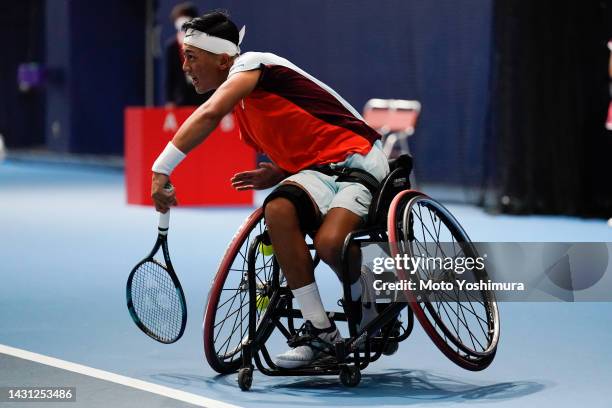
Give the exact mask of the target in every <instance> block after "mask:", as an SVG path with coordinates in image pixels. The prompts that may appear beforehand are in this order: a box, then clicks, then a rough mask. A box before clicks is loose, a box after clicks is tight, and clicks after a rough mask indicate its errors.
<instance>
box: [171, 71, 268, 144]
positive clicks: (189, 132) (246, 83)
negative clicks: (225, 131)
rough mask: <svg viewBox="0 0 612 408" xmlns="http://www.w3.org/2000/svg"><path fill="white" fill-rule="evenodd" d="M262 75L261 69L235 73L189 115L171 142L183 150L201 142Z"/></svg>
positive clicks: (255, 84) (251, 89) (248, 92)
mask: <svg viewBox="0 0 612 408" xmlns="http://www.w3.org/2000/svg"><path fill="white" fill-rule="evenodd" d="M260 75H261V71H260V70H253V71H246V72H239V73H237V74H234V75H232V76H231V77H230V78H229V79H228V80H227V81H225V82H224V83H223V84H222V85H221V86H220V87H219V89H217V90H216V91H215V93H214V94H213V95H212V96H211V97H210V98H209V99H208V101H206V102H205V103H203V104H202V105H200V107H198V109H196V110H195V112H193V113H192V114H191V116H189V118H187V120H186V121H185V123H183V125H182V126H181V127H180V128H179V130H178V131H177V132H176V134H175V135H174V138H173V139H172V143H173V144H174V145H175V146H176V147H177V148H178V149H179V150H180V151H182V152H183V153H185V154H186V153H188V152H189V151H190V150H191V149H193V148H194V147H196V146H197V145H199V144H200V143H202V142H203V141H204V140H205V139H206V138H207V137H208V135H210V134H211V133H212V131H213V130H214V129H215V128H216V127H217V125H218V124H219V122H220V121H221V119H223V117H224V116H225V115H227V114H228V113H230V112H231V111H232V109H234V106H235V105H236V104H237V103H238V102H239V101H240V100H241V99H242V98H244V97H245V96H247V95H248V94H250V93H251V92H252V91H253V89H255V86H257V81H259V76H260Z"/></svg>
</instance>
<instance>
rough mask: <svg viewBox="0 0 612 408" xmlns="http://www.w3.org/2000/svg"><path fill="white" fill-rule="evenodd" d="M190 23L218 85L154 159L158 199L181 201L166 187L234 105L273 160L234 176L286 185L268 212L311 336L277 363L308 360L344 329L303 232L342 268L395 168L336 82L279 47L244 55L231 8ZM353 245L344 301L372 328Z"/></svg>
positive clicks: (242, 184)
mask: <svg viewBox="0 0 612 408" xmlns="http://www.w3.org/2000/svg"><path fill="white" fill-rule="evenodd" d="M183 30H184V31H185V40H184V46H183V51H184V55H185V61H184V64H183V70H184V71H185V72H186V73H187V74H188V75H189V76H190V77H191V78H192V79H193V85H194V87H195V89H196V91H197V92H198V93H201V94H202V93H205V92H208V91H211V90H215V91H214V93H213V95H212V96H211V97H210V99H209V100H208V101H207V102H205V103H204V104H202V105H201V106H199V107H198V108H197V109H196V110H195V111H194V112H193V114H192V115H191V116H190V117H189V118H188V119H187V120H186V121H185V123H184V124H183V125H182V126H181V127H180V129H179V130H178V131H177V133H176V135H175V136H174V138H173V139H172V141H171V142H169V143H168V145H167V146H166V148H165V149H164V150H163V152H162V153H161V154H160V155H159V157H158V158H157V160H156V161H155V163H154V164H153V168H152V170H153V180H152V186H151V195H152V198H153V201H154V203H155V207H156V209H157V210H158V211H160V212H166V211H167V210H168V209H169V208H170V206H172V205H175V204H176V196H175V192H174V191H172V192H168V191H167V190H164V185H165V184H166V182H167V181H168V179H169V176H170V175H171V173H172V171H173V170H174V169H175V168H176V167H177V166H178V164H179V163H180V162H181V161H182V160H183V159H184V158H185V156H186V155H187V154H188V153H189V151H191V150H192V149H193V148H195V147H196V146H197V145H199V144H200V143H202V142H203V141H204V140H205V139H206V138H207V136H208V135H209V134H210V133H211V132H212V131H213V130H214V129H215V128H216V127H217V125H218V124H219V122H220V121H221V119H222V118H223V117H224V116H225V115H227V114H228V113H230V112H232V111H233V112H234V114H235V117H236V119H237V122H238V124H239V128H240V133H241V138H242V139H243V140H244V141H245V142H246V143H247V144H249V145H251V146H252V147H254V148H255V149H257V150H258V151H261V152H263V153H265V154H266V155H267V156H268V157H269V158H270V159H271V160H272V163H262V164H261V165H260V167H259V168H258V169H256V170H251V171H245V172H242V173H238V174H236V175H235V176H234V177H233V178H232V180H231V182H232V185H233V186H234V188H236V189H237V190H246V189H265V188H270V187H273V186H275V185H277V184H278V186H277V187H276V189H275V190H273V191H272V193H270V195H269V196H268V197H267V198H266V200H265V202H264V208H265V219H266V224H267V228H268V232H269V235H270V239H271V241H272V245H273V246H274V250H275V255H276V257H277V259H278V262H279V264H280V267H281V269H282V271H283V274H284V275H285V277H286V279H287V282H288V284H289V287H290V288H291V290H292V293H293V295H294V297H295V300H296V301H297V303H298V306H299V308H300V310H301V311H302V315H303V317H304V320H305V323H304V326H303V327H302V328H301V329H300V330H299V331H298V333H300V335H301V336H306V338H307V341H306V343H305V344H304V345H301V346H299V347H295V348H292V349H290V350H288V351H286V352H285V353H282V354H280V355H278V356H277V358H276V364H277V365H278V366H280V367H284V368H296V367H301V366H304V365H308V364H310V363H312V362H313V361H314V360H316V359H317V357H318V356H319V355H320V353H321V349H325V348H326V347H331V345H332V344H333V343H334V342H335V341H337V340H338V339H339V338H340V334H339V332H338V330H337V328H336V326H335V323H334V322H333V321H332V320H330V319H329V318H328V316H327V315H326V313H325V309H324V307H323V304H322V302H321V297H320V295H319V290H318V288H317V283H316V282H315V279H314V265H313V260H312V257H311V255H310V252H309V250H308V248H307V245H306V242H305V238H304V237H305V234H306V233H308V234H310V235H311V236H312V237H313V242H314V245H315V248H316V251H317V254H318V256H319V257H320V259H321V260H323V261H324V262H325V263H327V264H328V265H329V266H330V267H331V268H332V269H333V270H334V271H335V272H336V273H337V274H338V276H340V270H341V267H342V266H341V262H340V259H341V251H342V246H343V243H344V239H345V237H346V236H347V234H348V233H350V232H352V231H354V230H356V229H358V228H359V227H360V226H361V225H363V223H364V221H365V217H366V215H367V213H368V207H369V205H370V201H371V199H372V192H373V191H376V190H377V189H378V185H379V183H380V181H381V180H383V178H384V177H385V176H386V175H387V174H388V173H389V165H388V162H387V158H386V156H385V155H384V153H383V151H382V149H381V144H380V140H379V139H380V135H379V134H378V133H377V132H376V131H375V130H374V129H372V128H370V127H369V126H368V125H367V124H366V123H365V122H364V120H363V118H362V117H361V116H360V115H359V113H357V111H356V110H355V109H354V108H353V107H352V106H351V105H349V104H348V103H347V102H346V101H345V100H344V99H343V98H342V97H341V96H340V95H338V94H337V93H336V92H335V91H334V90H333V89H331V88H330V87H329V86H327V85H326V84H324V83H322V82H321V81H319V80H317V79H316V78H314V77H313V76H311V75H309V74H308V73H306V72H304V71H303V70H302V69H300V68H298V67H297V66H295V65H294V64H292V63H291V62H290V61H288V60H286V59H284V58H281V57H279V56H277V55H274V54H270V53H261V52H247V53H245V54H241V53H240V44H241V43H242V39H243V36H244V32H245V31H244V27H243V28H242V29H241V30H240V31H239V30H238V28H237V27H236V25H235V24H234V23H233V22H232V21H231V20H230V19H229V18H228V16H227V15H226V14H225V13H224V12H220V11H212V12H208V13H206V14H204V15H203V16H201V17H198V18H195V19H193V20H191V21H189V22H187V23H185V25H184V26H183ZM352 253H354V256H352V257H351V261H350V263H351V264H350V266H349V275H350V276H351V282H350V283H351V297H352V299H353V300H352V301H351V302H346V303H347V305H346V306H347V307H345V308H346V309H347V310H349V311H350V313H354V314H353V316H355V318H356V321H358V322H361V325H360V326H362V327H363V325H365V324H367V323H368V322H369V321H371V320H372V319H373V318H374V317H376V314H377V312H376V309H375V307H374V306H373V304H372V303H368V302H362V301H361V299H362V294H364V295H365V296H367V293H366V292H364V291H365V290H367V289H368V288H367V287H366V285H365V284H364V282H365V279H364V278H362V277H361V272H360V270H361V258H360V255H359V254H360V252H359V248H358V247H355V248H352ZM369 289H370V290H371V288H369Z"/></svg>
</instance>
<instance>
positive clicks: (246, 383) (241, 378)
mask: <svg viewBox="0 0 612 408" xmlns="http://www.w3.org/2000/svg"><path fill="white" fill-rule="evenodd" d="M252 384H253V369H252V368H249V367H245V368H241V369H240V370H239V371H238V385H239V386H240V389H241V390H242V391H248V390H250V389H251V385H252Z"/></svg>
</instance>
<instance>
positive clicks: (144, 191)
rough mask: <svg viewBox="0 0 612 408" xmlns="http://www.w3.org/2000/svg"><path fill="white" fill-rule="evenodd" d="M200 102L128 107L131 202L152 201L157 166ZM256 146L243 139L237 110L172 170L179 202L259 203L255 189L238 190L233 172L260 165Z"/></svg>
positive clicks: (127, 173)
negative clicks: (169, 106)
mask: <svg viewBox="0 0 612 408" xmlns="http://www.w3.org/2000/svg"><path fill="white" fill-rule="evenodd" d="M193 110H194V108H192V107H190V108H178V109H165V108H137V107H129V108H126V109H125V114H124V118H125V178H126V183H125V184H126V189H127V202H128V204H145V205H151V204H152V202H151V196H150V191H151V166H152V165H153V162H154V161H155V159H156V158H157V156H158V155H159V153H160V152H161V151H162V150H163V149H164V147H165V146H166V144H167V143H168V142H169V141H170V140H171V139H172V137H173V136H174V134H175V132H176V130H177V129H178V127H179V126H180V125H181V124H182V123H183V122H184V121H185V119H187V117H189V115H190V114H191V113H192V112H193ZM255 160H256V155H255V151H254V150H253V149H251V148H250V147H248V146H247V145H246V144H245V143H243V142H242V141H241V140H240V137H239V132H238V126H237V124H236V122H235V120H234V117H233V115H228V116H226V117H225V118H224V119H223V121H222V122H221V124H220V125H219V126H218V127H217V129H216V130H215V131H214V132H213V133H212V134H211V135H210V136H209V137H208V138H207V139H206V141H205V142H204V143H203V144H201V145H200V146H198V147H196V148H195V149H194V150H193V151H191V152H190V153H189V155H188V156H187V158H185V160H183V162H182V163H181V164H180V165H179V166H178V167H177V169H176V170H175V171H174V172H173V173H172V183H173V184H174V186H175V187H176V190H177V198H178V201H179V205H194V206H195V205H253V192H252V191H246V192H245V191H243V192H237V191H236V190H234V189H233V188H232V186H231V184H230V178H231V177H232V176H233V175H234V174H235V173H236V172H238V171H243V170H250V169H254V168H255Z"/></svg>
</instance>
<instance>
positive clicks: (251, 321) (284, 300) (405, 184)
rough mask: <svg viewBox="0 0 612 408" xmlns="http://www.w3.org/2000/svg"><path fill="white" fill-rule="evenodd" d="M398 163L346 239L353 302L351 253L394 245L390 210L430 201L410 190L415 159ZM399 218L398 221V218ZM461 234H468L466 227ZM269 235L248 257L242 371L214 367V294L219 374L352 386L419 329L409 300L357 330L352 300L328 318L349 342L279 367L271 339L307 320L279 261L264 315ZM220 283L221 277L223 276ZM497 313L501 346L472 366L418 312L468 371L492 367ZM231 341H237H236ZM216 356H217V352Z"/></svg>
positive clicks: (243, 383)
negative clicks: (365, 246)
mask: <svg viewBox="0 0 612 408" xmlns="http://www.w3.org/2000/svg"><path fill="white" fill-rule="evenodd" d="M395 164H396V166H395V168H394V169H392V172H391V174H390V175H389V176H388V177H387V178H386V179H385V180H384V181H383V185H382V187H381V189H380V191H379V192H378V193H377V195H376V196H375V197H373V201H372V205H371V207H370V214H369V220H370V224H369V226H366V228H363V229H360V230H358V231H354V232H352V233H350V234H348V235H347V237H346V239H345V241H344V246H343V251H342V264H343V266H344V267H343V270H342V287H343V295H344V296H343V298H344V299H350V297H351V290H350V284H349V278H348V276H349V275H348V261H349V260H348V253H349V248H350V247H351V245H353V244H355V243H357V244H358V243H360V242H365V241H367V242H368V243H372V242H379V243H387V242H389V238H390V237H389V232H388V231H389V229H390V228H391V221H389V222H388V223H387V222H386V221H387V218H388V212H389V211H390V208H389V207H391V208H394V207H393V206H392V205H391V204H393V203H394V204H395V205H396V206H397V205H398V204H397V203H396V202H395V201H397V199H400V198H401V199H403V200H404V201H406V200H408V201H410V200H412V199H413V198H415V197H426V198H428V197H427V196H425V195H424V194H422V193H420V192H418V191H416V190H410V189H409V187H410V186H409V184H410V181H409V175H410V170H411V167H412V161H411V158H409V156H408V157H403V158H401V159H398V161H397V162H395ZM393 172H396V173H398V172H399V173H401V174H399V173H398V174H396V175H395V176H396V177H395V178H393V177H391V176H392V174H393ZM397 180H401V183H394V181H397ZM389 198H393V200H391V201H392V203H390V200H389ZM449 214H450V213H449ZM393 216H394V217H395V214H394V215H393ZM262 217H263V210H262V209H261V208H260V209H258V210H256V211H255V213H253V214H252V215H251V217H249V219H248V220H247V223H248V222H251V221H253V220H254V221H257V220H260V222H261V219H262ZM450 217H452V215H450ZM453 220H454V218H453ZM454 222H455V223H456V220H454ZM249 225H250V224H249ZM255 225H256V224H254V226H255ZM254 226H253V227H254ZM457 226H458V228H459V229H460V228H461V227H460V226H459V225H458V223H457ZM243 228H244V227H243ZM260 230H261V226H260ZM251 231H252V229H251V230H249V231H246V233H247V234H248V233H250V232H251ZM244 232H245V231H243V230H242V228H241V229H240V230H239V231H238V233H237V236H239V235H240V234H243V233H244ZM461 232H463V230H462V229H461ZM463 233H464V232H463ZM265 234H267V232H266V231H265V230H264V231H260V233H259V234H258V235H257V236H256V237H255V238H254V239H253V240H252V241H251V243H250V245H249V246H248V252H247V255H246V263H247V273H246V282H247V283H248V299H249V302H248V311H249V313H248V330H247V335H246V338H242V337H240V339H241V342H240V344H239V345H238V346H237V349H236V350H235V351H233V352H234V353H238V352H240V353H241V358H240V365H239V367H238V366H236V364H235V362H233V363H232V366H231V367H227V368H226V367H223V368H222V369H219V367H215V365H214V364H213V361H214V360H211V359H212V358H213V356H212V355H211V353H213V351H212V350H211V347H213V346H214V342H215V338H214V337H213V334H214V329H215V327H216V326H215V325H214V322H215V314H216V307H217V305H214V304H212V303H214V302H211V299H210V295H209V299H208V302H207V303H208V304H207V308H206V312H205V317H204V343H205V353H206V357H207V359H208V361H209V363H210V364H211V366H213V368H214V369H215V370H217V371H219V372H222V373H228V372H232V371H235V370H236V369H238V368H239V371H238V384H239V386H240V388H241V389H242V390H248V389H250V387H251V385H252V380H253V370H254V368H255V367H257V369H259V371H260V372H262V373H263V374H265V375H270V376H281V375H282V376H301V375H339V376H340V380H341V382H342V383H343V384H344V385H346V386H349V387H352V386H356V385H357V384H358V383H359V382H360V379H361V370H363V369H365V368H366V367H367V366H368V365H369V364H370V363H372V362H374V361H376V360H378V359H379V358H380V357H381V356H382V355H383V354H392V353H393V352H395V351H396V350H397V347H398V344H399V342H401V341H403V340H405V339H406V338H408V337H409V335H410V333H411V331H412V329H413V326H414V313H413V309H414V308H415V306H417V303H416V302H418V301H417V300H416V299H409V300H408V303H390V304H388V305H387V306H386V307H385V308H384V309H383V310H382V311H380V313H379V315H378V316H377V317H376V318H375V319H374V320H373V321H371V322H370V323H369V324H367V325H366V326H365V327H363V328H361V329H360V330H358V328H357V323H358V322H355V321H353V320H352V319H351V317H350V313H348V310H347V307H346V305H347V303H348V302H345V303H344V306H345V307H344V312H328V315H329V317H330V319H333V320H334V321H338V322H347V324H348V328H349V333H350V336H349V337H348V338H346V339H342V340H340V341H338V342H336V343H335V344H334V349H333V350H332V351H331V352H330V353H329V356H327V357H325V358H323V359H320V360H317V361H316V362H315V363H314V364H313V365H310V366H307V367H301V368H294V369H286V368H282V367H278V366H277V365H276V364H274V362H273V361H272V358H271V357H270V353H269V352H268V350H267V348H266V344H265V343H266V340H267V339H268V338H269V337H270V336H271V335H272V333H273V332H274V330H275V329H278V330H279V331H280V332H281V333H282V335H284V336H285V337H286V338H287V339H289V338H290V337H291V336H293V335H294V334H295V333H296V329H295V324H294V320H295V319H301V318H302V314H301V312H300V311H299V310H297V309H294V308H293V302H292V299H293V295H292V293H291V290H290V289H289V288H288V287H287V286H281V275H280V267H279V265H278V263H277V261H276V258H275V257H273V258H272V280H271V284H272V285H271V286H266V285H267V284H266V285H264V287H263V288H259V290H260V291H263V292H264V293H265V296H267V297H268V299H269V303H268V304H267V306H266V307H265V310H264V311H263V313H262V314H260V316H259V317H258V308H257V299H258V298H257V290H258V288H257V287H256V284H252V283H256V282H257V279H258V277H257V276H256V258H257V256H258V251H259V245H260V244H261V242H262V241H263V240H264V238H265ZM466 237H467V235H466ZM235 240H236V238H235ZM468 241H469V238H468ZM233 244H234V242H232V244H230V248H228V252H226V255H225V257H224V260H223V261H222V264H221V266H220V269H219V272H225V276H224V277H223V281H222V282H221V281H219V282H217V281H215V283H214V284H213V289H212V291H214V290H217V291H219V290H222V288H223V285H224V284H225V280H226V278H227V274H228V273H229V271H224V268H226V269H227V268H229V267H230V266H231V264H228V262H229V258H228V257H230V258H235V257H236V256H237V255H236V251H234V253H233V255H232V254H231V253H230V252H231V249H232V245H233ZM309 249H310V250H314V246H313V245H312V244H309ZM317 264H318V258H317V257H316V256H315V268H316V266H317ZM244 278H245V277H244V276H243V277H242V280H241V282H244ZM215 279H217V277H216V278H215ZM219 285H221V287H219ZM241 285H242V283H241ZM212 291H211V293H212ZM218 298H219V296H217V300H216V301H217V303H218V301H219V299H218ZM417 307H418V306H417ZM405 308H406V310H407V323H406V326H405V327H404V326H403V325H402V324H401V322H400V321H399V320H398V316H399V315H400V313H401V312H402V311H403V310H404V309H405ZM240 311H241V313H242V309H240ZM416 311H417V312H420V309H418V308H417V310H416ZM494 312H495V314H496V316H494V323H493V324H494V325H496V330H497V337H495V339H494V340H495V344H494V346H495V347H494V350H493V352H492V353H490V354H488V355H486V356H484V357H480V356H478V357H474V360H473V362H471V361H467V360H466V362H465V363H463V364H462V363H461V362H460V361H458V359H454V358H453V356H452V353H453V350H452V349H451V348H449V347H448V346H446V347H445V345H444V344H440V342H437V341H436V339H435V338H434V337H433V336H435V334H434V333H433V332H432V331H435V328H433V326H431V323H429V325H427V324H423V323H424V320H423V319H425V320H426V319H427V317H426V316H425V315H424V314H423V313H418V314H417V317H419V321H421V323H422V324H423V326H424V328H425V330H426V331H427V332H428V334H429V336H430V337H431V338H432V339H433V340H434V342H436V345H437V346H438V347H439V348H440V349H441V350H442V351H443V353H444V354H446V355H447V357H449V358H450V359H451V360H453V361H455V362H456V363H457V364H459V365H461V366H462V367H464V368H466V369H469V370H474V371H476V370H482V369H484V368H486V367H487V366H488V365H489V364H490V363H491V361H492V360H493V357H494V355H495V348H496V345H497V338H498V331H499V319H498V316H497V308H496V306H495V307H494ZM281 319H287V323H286V326H285V325H283V323H282V322H281ZM234 325H235V323H234ZM398 325H399V327H398ZM232 336H233V334H232ZM228 340H231V337H230V339H228ZM211 341H212V343H213V344H212V345H211ZM214 352H215V353H216V351H214ZM216 357H218V356H216Z"/></svg>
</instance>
